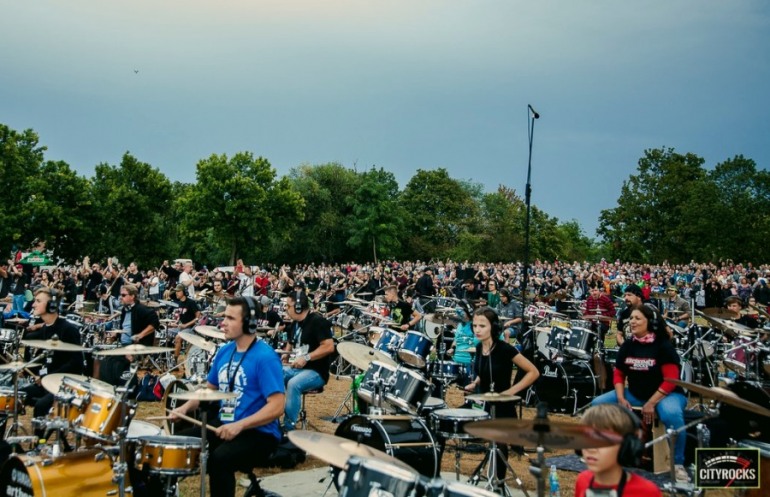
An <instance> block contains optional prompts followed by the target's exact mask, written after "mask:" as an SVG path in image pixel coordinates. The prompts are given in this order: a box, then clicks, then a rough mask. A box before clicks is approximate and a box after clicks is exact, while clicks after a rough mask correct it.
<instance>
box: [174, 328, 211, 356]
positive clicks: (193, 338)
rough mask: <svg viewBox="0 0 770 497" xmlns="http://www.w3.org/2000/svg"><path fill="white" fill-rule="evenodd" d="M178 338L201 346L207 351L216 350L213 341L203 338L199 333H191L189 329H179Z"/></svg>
mask: <svg viewBox="0 0 770 497" xmlns="http://www.w3.org/2000/svg"><path fill="white" fill-rule="evenodd" d="M179 338H181V339H182V340H184V341H186V342H190V343H191V344H193V345H195V346H196V347H198V348H201V349H203V350H205V351H206V352H208V353H211V354H213V353H214V351H215V350H217V346H216V345H214V344H213V343H211V342H209V341H208V340H206V339H205V338H203V337H202V336H199V335H195V334H193V333H190V332H189V331H180V332H179Z"/></svg>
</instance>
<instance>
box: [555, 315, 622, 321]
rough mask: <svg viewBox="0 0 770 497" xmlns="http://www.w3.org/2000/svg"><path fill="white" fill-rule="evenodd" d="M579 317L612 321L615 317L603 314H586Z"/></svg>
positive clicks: (588, 319)
mask: <svg viewBox="0 0 770 497" xmlns="http://www.w3.org/2000/svg"><path fill="white" fill-rule="evenodd" d="M565 317H566V316H565ZM580 319H584V320H586V321H612V320H613V319H615V318H614V317H612V316H604V315H602V314H586V315H584V316H582V317H581V318H580Z"/></svg>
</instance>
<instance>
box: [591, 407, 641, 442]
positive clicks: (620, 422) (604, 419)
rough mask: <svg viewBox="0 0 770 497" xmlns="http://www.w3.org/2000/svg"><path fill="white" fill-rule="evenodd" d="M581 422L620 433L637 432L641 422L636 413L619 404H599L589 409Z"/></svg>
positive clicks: (632, 433)
mask: <svg viewBox="0 0 770 497" xmlns="http://www.w3.org/2000/svg"><path fill="white" fill-rule="evenodd" d="M580 422H581V423H583V424H584V425H587V426H590V427H592V428H597V429H599V430H608V431H611V432H614V433H617V434H618V435H621V436H623V435H627V434H631V435H634V434H636V430H637V426H638V424H639V422H638V420H637V419H636V415H635V414H634V413H633V412H630V411H629V410H628V409H626V408H625V407H621V406H619V405H617V404H599V405H596V406H593V407H591V408H590V409H588V410H587V411H586V412H585V413H584V414H583V417H582V418H580Z"/></svg>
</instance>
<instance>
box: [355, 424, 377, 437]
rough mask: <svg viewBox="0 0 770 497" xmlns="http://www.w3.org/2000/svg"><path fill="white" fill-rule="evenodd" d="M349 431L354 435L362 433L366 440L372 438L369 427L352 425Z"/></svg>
mask: <svg viewBox="0 0 770 497" xmlns="http://www.w3.org/2000/svg"><path fill="white" fill-rule="evenodd" d="M350 431H352V432H355V433H362V434H363V435H365V436H366V437H367V438H368V437H371V436H372V428H371V427H369V426H361V425H353V426H351V427H350Z"/></svg>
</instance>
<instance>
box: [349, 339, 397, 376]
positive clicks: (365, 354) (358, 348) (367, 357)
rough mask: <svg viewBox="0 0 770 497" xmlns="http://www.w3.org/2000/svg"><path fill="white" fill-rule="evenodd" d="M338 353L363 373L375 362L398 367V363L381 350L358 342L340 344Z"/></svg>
mask: <svg viewBox="0 0 770 497" xmlns="http://www.w3.org/2000/svg"><path fill="white" fill-rule="evenodd" d="M337 352H339V354H340V355H341V356H342V358H343V359H345V360H346V361H348V362H349V363H350V364H352V365H353V366H355V367H357V368H358V369H360V370H361V371H366V370H367V369H369V365H370V364H371V363H372V362H374V361H378V362H384V363H385V364H389V365H391V366H395V365H396V361H394V360H393V359H391V358H390V357H388V356H387V355H385V354H384V353H382V352H380V351H379V350H377V349H373V348H371V347H367V346H366V345H363V344H360V343H356V342H342V343H340V344H339V345H337Z"/></svg>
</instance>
